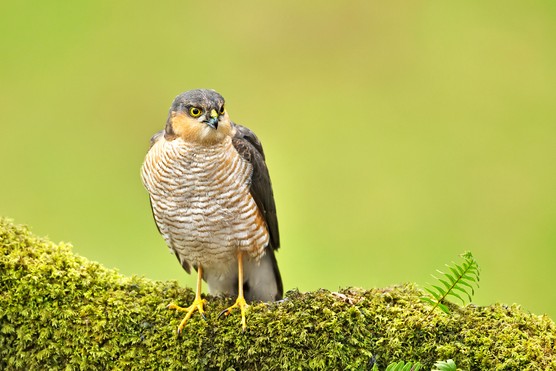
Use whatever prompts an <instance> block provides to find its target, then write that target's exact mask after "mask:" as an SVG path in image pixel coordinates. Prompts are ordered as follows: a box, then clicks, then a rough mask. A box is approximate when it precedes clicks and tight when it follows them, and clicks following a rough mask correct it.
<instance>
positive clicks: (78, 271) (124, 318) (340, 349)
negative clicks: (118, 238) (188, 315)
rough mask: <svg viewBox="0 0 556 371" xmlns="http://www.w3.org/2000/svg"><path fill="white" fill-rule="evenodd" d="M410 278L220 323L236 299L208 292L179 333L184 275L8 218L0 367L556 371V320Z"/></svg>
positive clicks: (1, 239)
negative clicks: (113, 256) (409, 366)
mask: <svg viewBox="0 0 556 371" xmlns="http://www.w3.org/2000/svg"><path fill="white" fill-rule="evenodd" d="M422 295H423V292H422V291H421V290H420V289H419V288H417V286H416V285H414V284H403V285H398V286H393V287H388V288H377V289H370V290H364V289H360V288H346V289H344V290H341V291H339V292H330V291H328V290H324V289H322V290H318V291H315V292H304V293H301V292H299V291H297V290H292V291H289V292H287V293H286V296H285V299H284V300H281V301H279V302H276V303H253V304H252V305H251V306H250V307H249V310H248V312H247V331H245V332H242V330H241V325H240V318H239V314H238V313H235V314H232V315H230V316H229V317H227V318H224V319H218V318H217V317H218V314H219V313H220V311H221V310H222V309H224V308H226V307H227V306H229V305H231V304H232V302H233V299H232V298H220V297H213V296H209V295H207V296H206V298H207V300H208V304H207V307H206V309H207V318H206V320H204V319H202V317H201V316H200V315H199V314H198V313H196V314H194V315H193V317H192V319H191V320H190V322H188V324H187V325H186V327H185V329H184V331H183V332H182V333H181V334H180V335H178V334H177V333H176V328H177V326H178V324H179V322H180V321H181V319H182V317H183V313H182V312H180V313H176V312H175V311H172V310H168V309H166V305H167V304H169V303H172V302H173V303H179V304H180V305H188V304H189V303H191V302H192V301H193V298H194V293H193V291H192V290H191V289H189V288H182V287H179V285H178V284H177V282H175V281H168V282H161V281H153V280H150V279H147V278H144V277H137V276H133V277H125V276H123V275H122V274H120V273H118V272H117V271H115V270H112V269H107V268H105V267H103V266H102V265H100V264H99V263H96V262H92V261H89V260H87V259H86V258H84V257H81V256H78V255H76V254H74V253H73V252H72V247H71V246H70V245H69V244H66V243H53V242H51V241H49V240H48V239H46V238H41V237H37V236H35V235H33V234H32V233H31V232H30V231H29V229H28V228H27V227H24V226H20V225H15V224H14V223H13V222H12V221H10V220H8V219H0V369H2V370H4V369H6V370H39V369H67V370H97V369H120V370H132V369H137V370H147V369H164V370H180V369H186V370H190V369H241V370H274V369H307V368H314V369H323V370H350V369H357V370H364V369H370V368H372V367H373V366H374V365H376V366H378V369H380V370H382V369H385V368H386V366H387V365H388V364H390V363H391V362H395V361H401V360H403V361H406V362H409V361H411V362H416V361H419V362H421V363H422V364H423V365H424V366H425V368H424V369H430V368H431V367H432V366H433V364H434V363H435V361H438V360H447V359H453V360H454V361H455V362H456V364H457V366H458V368H459V369H464V370H555V369H556V356H555V350H554V349H555V348H556V326H555V324H554V322H553V321H552V320H551V319H550V318H548V317H547V316H544V315H543V316H539V315H534V314H531V313H528V312H526V311H524V310H522V309H520V307H519V306H518V305H512V306H505V305H502V304H494V305H490V306H484V307H478V306H475V305H467V306H465V307H459V306H455V305H453V306H452V308H453V310H452V311H451V313H450V314H449V315H447V314H445V313H443V312H441V311H440V310H435V311H433V312H432V313H431V314H430V315H428V313H429V311H430V309H431V307H430V306H429V305H427V304H425V303H423V302H422V301H421V300H420V297H421V296H422Z"/></svg>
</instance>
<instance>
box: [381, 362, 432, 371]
mask: <svg viewBox="0 0 556 371" xmlns="http://www.w3.org/2000/svg"><path fill="white" fill-rule="evenodd" d="M421 367H423V365H422V364H420V363H419V362H414V363H412V362H407V363H405V362H404V361H400V362H393V363H390V364H389V365H388V366H387V367H386V371H419V370H420V369H421ZM374 370H375V369H374V368H373V371H374ZM377 370H378V368H377Z"/></svg>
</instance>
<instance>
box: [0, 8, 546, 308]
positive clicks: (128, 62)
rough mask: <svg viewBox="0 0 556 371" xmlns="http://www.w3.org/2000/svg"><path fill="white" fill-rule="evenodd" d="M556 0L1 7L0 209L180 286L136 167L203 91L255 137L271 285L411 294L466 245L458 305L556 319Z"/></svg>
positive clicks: (183, 277)
mask: <svg viewBox="0 0 556 371" xmlns="http://www.w3.org/2000/svg"><path fill="white" fill-rule="evenodd" d="M555 4H556V3H554V2H553V1H531V2H523V1H495V2H487V3H485V2H480V1H470V2H459V3H456V2H444V1H426V2H425V1H390V2H378V1H346V2H328V3H324V2H299V1H292V0H288V1H281V2H276V3H274V4H268V3H265V4H263V5H262V4H261V3H259V2H247V1H235V2H199V1H197V2H192V1H169V2H162V3H157V5H153V3H152V2H146V1H118V2H113V1H82V2H77V3H75V2H74V3H72V2H62V1H50V2H38V1H34V2H30V1H20V2H7V1H6V2H2V4H1V5H0V40H1V48H2V49H1V50H2V51H1V53H2V54H1V59H0V76H1V81H0V104H1V108H0V138H1V147H0V161H1V178H0V180H1V181H0V215H3V216H8V217H10V218H13V219H15V221H16V222H17V223H24V224H28V225H30V226H31V227H32V230H33V231H34V232H35V233H37V234H40V235H48V236H49V237H50V238H51V239H53V240H55V241H60V240H63V241H69V242H72V243H73V244H74V246H75V251H76V252H77V253H79V254H80V255H83V256H86V257H88V258H90V259H92V260H96V261H99V262H101V263H103V264H104V265H106V266H108V267H115V268H118V269H119V270H120V271H121V272H122V273H124V274H127V275H130V274H138V275H143V276H146V277H149V278H152V279H161V280H162V279H177V280H179V281H180V282H181V283H182V284H184V285H189V286H193V284H194V277H191V276H188V275H187V274H186V273H185V272H183V271H182V269H181V267H180V265H179V264H178V262H177V260H176V258H175V257H174V256H173V255H172V254H170V253H169V252H168V249H167V248H166V247H165V244H164V242H163V240H162V238H161V237H160V236H159V235H158V233H157V231H156V227H155V225H154V222H153V220H152V216H151V211H150V208H149V202H148V198H147V193H146V191H145V190H144V189H143V186H142V184H141V181H140V176H139V169H140V166H141V163H142V160H143V157H144V155H145V152H146V151H147V148H148V141H149V138H150V136H151V135H152V134H153V133H154V132H155V131H157V130H159V129H161V128H162V127H163V126H164V123H165V120H166V115H167V110H168V108H169V106H170V103H171V102H172V100H173V98H174V97H175V96H176V95H177V94H179V93H180V92H182V91H185V90H189V89H193V88H200V87H204V88H213V89H216V90H217V91H219V92H220V93H221V94H222V95H223V96H224V97H225V98H226V100H227V107H228V112H229V113H230V115H231V117H232V119H233V120H234V121H236V122H238V123H241V124H243V125H246V126H248V127H250V128H251V129H253V130H254V131H255V132H256V133H257V134H258V136H259V137H260V138H261V140H262V141H263V144H264V147H265V151H266V154H267V160H268V161H267V162H268V165H269V167H270V171H271V176H272V179H273V185H274V191H275V196H276V202H277V206H278V215H279V222H280V231H281V237H282V248H281V249H280V251H279V254H278V260H279V264H280V268H281V271H282V275H283V279H284V285H285V288H286V289H287V290H288V289H292V288H295V287H297V288H299V289H300V290H314V289H317V288H320V287H325V288H328V289H331V290H335V289H338V288H339V287H345V286H360V287H364V288H371V287H382V286H386V285H391V284H395V283H402V282H408V281H411V282H417V283H419V284H421V285H424V284H425V283H426V282H431V281H432V279H431V278H430V276H429V274H430V273H433V272H434V270H435V269H437V268H441V267H442V266H443V264H444V263H449V262H450V261H452V260H457V259H458V255H459V254H460V253H462V252H463V251H465V250H470V251H472V252H473V253H474V255H475V257H476V259H477V260H478V262H479V264H480V266H481V268H482V277H481V287H480V289H479V290H478V292H477V295H476V296H475V299H474V302H476V303H478V304H490V303H493V302H504V303H508V304H509V303H514V302H517V303H520V304H521V305H522V307H523V308H525V309H527V310H530V311H532V312H534V313H538V314H543V313H547V314H549V315H551V316H552V318H555V317H556V295H555V294H554V292H555V290H554V287H553V284H554V281H555V280H554V277H555V275H556V274H555V273H554V272H556V38H555V37H556V5H555ZM457 261H459V260H457Z"/></svg>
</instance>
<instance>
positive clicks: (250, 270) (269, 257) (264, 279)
mask: <svg viewBox="0 0 556 371" xmlns="http://www.w3.org/2000/svg"><path fill="white" fill-rule="evenodd" d="M243 264H244V267H243V271H244V272H243V277H244V282H243V291H244V294H245V299H246V300H247V301H266V302H270V301H276V300H280V299H282V295H283V294H284V292H283V290H284V289H283V286H282V277H281V276H280V270H279V269H278V263H277V262H276V257H275V256H274V250H272V249H270V248H269V249H267V251H266V254H265V255H264V256H263V257H262V258H261V259H260V260H259V261H258V262H255V261H251V260H247V261H245V262H244V263H243Z"/></svg>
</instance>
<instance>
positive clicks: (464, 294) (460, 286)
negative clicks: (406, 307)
mask: <svg viewBox="0 0 556 371" xmlns="http://www.w3.org/2000/svg"><path fill="white" fill-rule="evenodd" d="M461 257H463V259H464V262H462V263H461V264H456V263H454V262H452V264H451V265H448V264H446V267H448V269H449V272H442V271H441V270H438V269H437V270H436V271H437V272H438V273H439V274H440V276H439V277H436V276H435V275H432V277H433V278H434V279H435V280H436V281H437V282H439V283H440V284H441V285H438V284H436V285H430V287H429V288H425V291H426V292H428V293H429V294H430V295H431V296H432V298H430V297H428V298H427V299H426V300H425V299H424V298H422V301H423V302H424V303H427V304H430V305H432V308H431V309H430V310H429V313H428V315H430V313H432V311H433V310H434V309H435V308H436V307H438V308H439V309H440V310H442V311H443V312H445V313H450V309H449V308H448V306H447V305H445V304H444V303H443V302H444V301H445V300H446V298H447V297H448V296H452V297H454V298H457V299H459V300H461V302H462V305H465V304H466V302H467V301H468V302H471V300H472V297H473V295H474V294H475V287H479V265H478V264H477V261H475V259H474V258H473V255H472V254H471V253H470V252H465V253H463V254H462V255H461ZM428 315H427V316H428Z"/></svg>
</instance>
